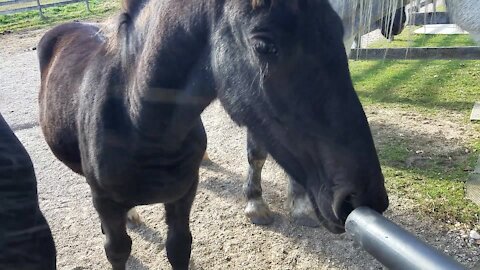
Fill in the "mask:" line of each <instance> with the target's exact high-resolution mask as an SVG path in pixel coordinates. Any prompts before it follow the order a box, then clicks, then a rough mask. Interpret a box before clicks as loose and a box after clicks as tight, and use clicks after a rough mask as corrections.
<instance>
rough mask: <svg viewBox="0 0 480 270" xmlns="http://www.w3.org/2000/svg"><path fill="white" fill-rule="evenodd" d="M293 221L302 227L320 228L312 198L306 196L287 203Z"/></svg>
mask: <svg viewBox="0 0 480 270" xmlns="http://www.w3.org/2000/svg"><path fill="white" fill-rule="evenodd" d="M287 206H288V207H289V208H290V215H291V217H292V219H293V221H294V222H295V223H296V224H298V225H301V226H306V227H312V228H316V227H319V226H320V221H319V220H318V217H317V215H316V214H315V210H314V209H313V205H312V202H311V201H310V198H308V196H307V195H306V194H305V195H304V196H299V197H295V198H294V199H290V200H289V201H288V202H287Z"/></svg>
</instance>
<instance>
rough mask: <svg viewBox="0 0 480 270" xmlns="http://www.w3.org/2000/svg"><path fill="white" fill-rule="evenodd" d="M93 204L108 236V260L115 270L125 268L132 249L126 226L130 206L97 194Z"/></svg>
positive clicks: (106, 243) (106, 244)
mask: <svg viewBox="0 0 480 270" xmlns="http://www.w3.org/2000/svg"><path fill="white" fill-rule="evenodd" d="M93 204H94V206H95V209H96V210H97V212H98V215H99V217H100V221H101V225H102V227H101V228H102V232H103V233H104V234H105V237H106V239H105V244H104V246H105V253H106V254H107V258H108V261H109V262H110V264H111V265H112V269H113V270H125V268H126V263H127V260H128V257H129V256H130V252H131V249H132V240H131V238H130V236H128V234H127V228H126V223H127V212H128V210H129V208H128V207H125V206H123V205H121V204H119V203H116V202H114V201H113V200H110V199H108V198H105V197H100V196H96V195H93Z"/></svg>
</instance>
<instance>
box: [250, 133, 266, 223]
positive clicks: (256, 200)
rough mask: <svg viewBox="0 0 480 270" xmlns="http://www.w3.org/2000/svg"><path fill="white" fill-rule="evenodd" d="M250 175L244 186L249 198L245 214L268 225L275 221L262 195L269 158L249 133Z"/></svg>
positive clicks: (253, 220)
mask: <svg viewBox="0 0 480 270" xmlns="http://www.w3.org/2000/svg"><path fill="white" fill-rule="evenodd" d="M247 152H248V163H249V170H248V177H247V181H246V182H245V184H244V186H243V192H244V195H245V198H246V200H247V206H246V207H245V215H246V216H247V217H248V218H249V219H250V221H251V222H252V223H254V224H261V225H266V224H270V223H272V222H273V215H272V212H271V211H270V209H269V208H268V205H267V204H266V203H265V201H264V200H263V197H262V185H261V181H262V168H263V164H264V163H265V160H266V158H267V151H266V149H265V147H264V146H263V145H261V143H259V142H258V141H256V140H255V138H254V137H253V135H252V134H251V133H250V132H248V134H247Z"/></svg>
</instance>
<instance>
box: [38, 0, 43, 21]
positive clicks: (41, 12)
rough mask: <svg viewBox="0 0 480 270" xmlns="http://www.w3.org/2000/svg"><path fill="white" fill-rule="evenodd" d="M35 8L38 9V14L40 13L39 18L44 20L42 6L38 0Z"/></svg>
mask: <svg viewBox="0 0 480 270" xmlns="http://www.w3.org/2000/svg"><path fill="white" fill-rule="evenodd" d="M37 7H38V13H40V17H41V18H42V19H45V16H43V11H42V4H40V0H37Z"/></svg>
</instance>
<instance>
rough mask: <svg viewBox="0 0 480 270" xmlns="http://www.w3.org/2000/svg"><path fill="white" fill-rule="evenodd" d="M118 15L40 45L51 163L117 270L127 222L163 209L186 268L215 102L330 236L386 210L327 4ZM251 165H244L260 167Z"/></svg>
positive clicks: (226, 2)
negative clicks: (80, 200) (86, 205)
mask: <svg viewBox="0 0 480 270" xmlns="http://www.w3.org/2000/svg"><path fill="white" fill-rule="evenodd" d="M124 6H125V8H124V12H123V13H121V14H120V15H119V16H118V17H117V19H116V20H115V21H112V22H110V23H109V24H108V25H107V26H109V27H107V28H105V27H99V26H96V25H91V24H82V23H70V24H64V25H60V26H57V27H55V28H54V29H52V30H50V31H49V32H47V33H46V34H45V36H44V37H43V38H42V40H41V41H40V44H39V46H38V56H39V60H40V69H41V90H40V97H39V100H40V124H41V127H42V130H43V132H44V135H45V138H46V141H47V143H48V145H49V146H50V148H51V149H52V151H53V153H54V154H55V156H56V157H57V158H58V159H60V160H61V161H62V162H64V163H65V164H66V165H67V166H68V167H70V168H71V169H72V170H73V171H75V172H77V173H79V174H82V175H84V176H85V177H86V179H87V182H88V183H89V185H90V187H91V191H92V198H93V203H94V206H95V208H96V210H97V212H98V214H99V216H100V220H101V223H102V229H103V232H104V233H105V235H106V242H105V250H106V254H107V257H108V259H109V261H110V263H111V264H112V266H113V268H114V269H125V263H126V261H127V259H128V257H129V254H130V251H131V239H130V237H129V236H128V235H127V233H126V228H125V227H126V215H127V211H128V210H129V209H130V208H132V207H134V206H136V205H143V204H152V203H164V204H165V209H166V222H167V225H168V236H167V242H166V250H167V257H168V259H169V261H170V263H171V265H172V266H173V268H174V269H186V268H188V264H189V259H190V253H191V242H192V237H191V233H190V229H189V213H190V208H191V205H192V203H193V200H194V196H195V193H196V188H197V183H198V171H199V166H200V163H201V160H202V157H203V155H204V152H205V148H206V136H205V131H204V128H203V124H202V122H201V119H200V113H201V112H202V111H203V110H204V109H205V107H206V106H208V104H209V103H210V102H211V101H212V100H214V99H215V98H219V99H220V101H221V102H222V104H223V106H224V107H225V109H226V111H227V112H228V114H229V115H230V116H231V117H232V119H233V120H234V121H235V122H237V123H238V124H239V125H242V126H246V127H248V130H249V133H250V135H251V137H252V138H254V142H258V145H259V147H261V148H262V149H260V150H262V151H259V152H260V155H261V154H262V153H263V152H268V153H270V154H271V155H272V156H273V158H275V160H276V161H277V162H278V163H279V164H280V165H281V166H282V167H283V168H284V169H285V170H286V171H287V173H289V174H290V175H291V176H292V177H293V178H294V179H295V183H296V184H297V186H298V187H299V188H302V189H303V190H304V193H305V194H307V196H308V197H307V199H308V200H309V201H310V202H311V203H312V204H313V208H314V212H315V215H316V216H317V217H318V218H319V219H321V220H322V223H323V224H324V225H325V227H327V228H328V229H329V230H331V231H332V232H335V233H340V232H343V231H344V221H345V219H346V217H347V215H348V214H349V212H350V211H351V210H352V209H353V208H355V207H358V206H369V207H371V208H373V209H376V210H377V211H379V212H383V211H384V210H385V209H386V208H387V206H388V199H387V194H386V191H385V188H384V180H383V176H382V173H381V170H380V166H379V162H378V158H377V155H376V151H375V147H374V144H373V140H372V137H371V134H370V130H369V127H368V123H367V121H366V117H365V114H364V112H363V109H362V107H361V105H360V102H359V100H358V98H357V96H356V94H355V92H354V89H353V86H352V82H351V79H350V75H349V70H348V63H347V58H346V55H345V50H344V47H343V43H342V36H343V32H342V28H341V21H340V19H339V17H338V15H337V14H336V13H335V12H334V11H333V10H332V8H331V7H330V5H329V3H328V1H326V0H325V1H324V0H320V1H319V0H315V1H313V0H294V1H284V0H277V1H269V0H253V1H251V0H203V1H197V2H195V3H192V2H191V1H178V0H176V1H173V0H166V1H125V2H124ZM327 25H328V27H326V26H327ZM108 29H110V30H108ZM111 29H113V30H111ZM257 156H258V155H257V154H256V153H254V152H252V153H251V155H250V154H249V158H250V157H251V158H250V159H249V161H250V163H251V165H252V166H255V164H256V163H258V162H257V160H260V161H261V160H262V158H257ZM255 177H256V176H255ZM255 177H252V179H256V178H255ZM252 181H253V180H252ZM251 183H252V185H251V186H254V184H255V183H254V182H251ZM247 192H248V189H247ZM260 194H261V191H260ZM250 195H251V196H253V197H255V196H257V195H258V192H255V190H252V193H251V194H250ZM254 210H255V209H254Z"/></svg>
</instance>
